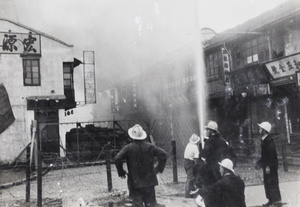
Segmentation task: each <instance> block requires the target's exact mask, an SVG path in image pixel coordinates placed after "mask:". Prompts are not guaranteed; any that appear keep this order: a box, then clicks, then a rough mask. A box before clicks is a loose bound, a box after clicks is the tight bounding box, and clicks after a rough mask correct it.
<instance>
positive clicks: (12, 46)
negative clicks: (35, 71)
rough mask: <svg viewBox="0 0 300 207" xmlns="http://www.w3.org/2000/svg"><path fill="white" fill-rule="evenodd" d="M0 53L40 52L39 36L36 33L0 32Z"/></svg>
mask: <svg viewBox="0 0 300 207" xmlns="http://www.w3.org/2000/svg"><path fill="white" fill-rule="evenodd" d="M0 38H1V39H2V44H1V42H0V54H41V37H40V35H38V34H32V33H31V32H29V33H27V34H26V33H14V32H10V31H9V32H0Z"/></svg>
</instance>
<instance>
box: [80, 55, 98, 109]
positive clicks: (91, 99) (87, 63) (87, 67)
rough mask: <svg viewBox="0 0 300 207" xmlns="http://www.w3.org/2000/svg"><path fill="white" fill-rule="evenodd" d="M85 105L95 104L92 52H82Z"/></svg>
mask: <svg viewBox="0 0 300 207" xmlns="http://www.w3.org/2000/svg"><path fill="white" fill-rule="evenodd" d="M83 60H84V63H83V64H84V92H85V93H84V94H85V103H87V104H92V103H96V84H95V61H94V52H93V51H84V52H83Z"/></svg>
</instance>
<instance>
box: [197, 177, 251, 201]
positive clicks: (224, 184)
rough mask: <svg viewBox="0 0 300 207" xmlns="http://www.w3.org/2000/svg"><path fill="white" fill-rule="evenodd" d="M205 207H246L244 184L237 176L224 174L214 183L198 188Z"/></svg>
mask: <svg viewBox="0 0 300 207" xmlns="http://www.w3.org/2000/svg"><path fill="white" fill-rule="evenodd" d="M199 193H200V195H201V196H202V197H203V199H204V202H205V205H206V206H207V207H246V204H245V183H244V181H243V180H242V179H241V178H240V177H239V176H237V175H235V174H233V173H230V174H226V175H225V176H224V177H222V179H220V180H218V181H217V182H216V183H214V184H212V185H210V186H208V187H205V188H200V190H199Z"/></svg>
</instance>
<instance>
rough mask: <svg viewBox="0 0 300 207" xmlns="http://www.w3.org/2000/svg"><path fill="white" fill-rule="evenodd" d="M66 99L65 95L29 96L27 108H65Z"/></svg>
mask: <svg viewBox="0 0 300 207" xmlns="http://www.w3.org/2000/svg"><path fill="white" fill-rule="evenodd" d="M65 100H66V96H65V95H48V96H47V95H45V96H28V97H27V110H37V109H44V110H49V109H64V108H65V102H66V101H65Z"/></svg>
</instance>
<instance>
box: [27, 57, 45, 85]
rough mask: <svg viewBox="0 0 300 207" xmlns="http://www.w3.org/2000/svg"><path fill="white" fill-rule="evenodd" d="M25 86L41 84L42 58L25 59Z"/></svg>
mask: <svg viewBox="0 0 300 207" xmlns="http://www.w3.org/2000/svg"><path fill="white" fill-rule="evenodd" d="M23 74H24V75H23V78H24V86H40V85H41V74H40V60H39V59H23Z"/></svg>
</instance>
